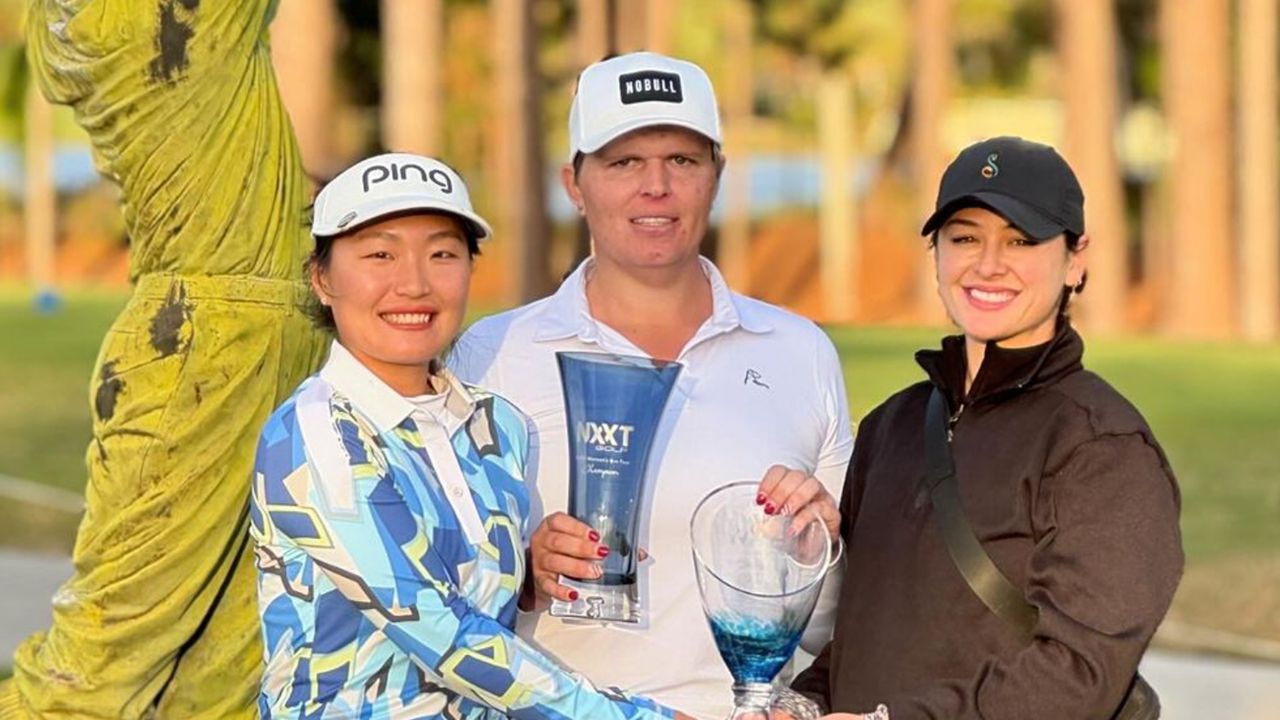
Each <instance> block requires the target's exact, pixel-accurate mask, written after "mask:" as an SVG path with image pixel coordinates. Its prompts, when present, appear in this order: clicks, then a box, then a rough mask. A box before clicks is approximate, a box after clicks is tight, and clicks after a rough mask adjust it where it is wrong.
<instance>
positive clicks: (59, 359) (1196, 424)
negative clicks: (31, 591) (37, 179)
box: [0, 287, 1280, 640]
mask: <svg viewBox="0 0 1280 720" xmlns="http://www.w3.org/2000/svg"><path fill="white" fill-rule="evenodd" d="M124 301H125V296H124V295H123V294H120V293H118V292H91V291H81V292H76V293H73V294H71V295H70V296H69V297H68V298H67V302H66V305H65V307H63V308H62V310H61V311H59V312H57V313H54V314H50V315H37V314H35V313H33V312H32V311H31V309H30V305H29V299H28V297H27V296H26V294H25V293H24V292H22V291H19V290H17V289H14V288H8V289H6V288H2V287H0V338H2V339H0V473H3V474H6V475H11V476H17V477H22V478H28V479H31V480H36V481H39V482H42V483H47V484H49V485H52V486H56V487H60V488H65V489H70V490H79V489H80V488H82V487H83V482H84V469H83V467H84V466H83V455H84V448H85V445H86V443H87V441H88V437H89V411H88V382H89V374H90V372H91V369H92V366H93V361H94V357H95V354H96V352H97V347H98V343H99V342H100V340H101V338H102V335H103V333H104V332H105V330H106V328H107V326H108V325H109V324H110V321H111V319H112V317H114V315H115V313H116V312H118V310H119V309H120V308H121V307H122V306H123V304H124ZM831 334H832V336H833V338H834V339H835V342H836V345H837V347H838V348H839V350H840V354H841V357H842V358H843V359H844V362H845V377H846V381H847V384H848V388H849V395H850V404H851V406H852V410H853V416H854V417H855V418H857V417H860V416H862V415H863V414H865V413H866V412H867V411H868V410H869V409H870V408H871V407H873V406H874V405H875V404H876V403H878V402H879V401H881V400H882V399H884V398H885V397H886V396H888V395H889V394H890V393H891V392H893V391H894V390H896V389H898V388H900V387H902V386H904V385H906V384H907V383H909V382H913V381H915V380H917V379H919V378H920V377H922V375H921V372H920V371H919V369H918V368H917V367H916V366H915V364H914V361H913V360H912V352H913V351H914V350H915V349H917V348H919V347H924V346H934V345H936V342H937V337H938V332H937V331H932V330H920V329H894V328H848V327H841V328H834V329H832V330H831ZM1086 362H1087V364H1088V365H1089V366H1090V367H1091V368H1092V369H1093V370H1095V371H1096V372H1098V373H1099V374H1101V375H1102V376H1103V377H1105V378H1107V379H1108V380H1110V381H1111V382H1112V384H1114V385H1115V386H1116V387H1117V388H1119V389H1120V390H1121V391H1122V392H1124V393H1125V394H1126V395H1127V396H1128V397H1129V398H1130V399H1131V400H1132V401H1133V402H1134V404H1135V405H1137V406H1138V407H1139V408H1140V409H1141V410H1142V412H1143V413H1144V414H1145V415H1146V417H1147V418H1148V420H1149V421H1150V422H1151V425H1152V426H1153V427H1154V428H1155V431H1156V434H1157V436H1158V437H1159V438H1160V440H1161V442H1162V443H1163V444H1164V446H1165V449H1166V451H1167V452H1168V454H1169V456H1170V458H1171V460H1172V462H1173V466H1174V468H1175V470H1176V471H1177V473H1178V477H1179V480H1180V482H1181V485H1182V491H1183V533H1184V542H1185V546H1186V549H1187V553H1188V557H1189V559H1190V561H1191V562H1190V564H1189V567H1188V575H1187V578H1186V581H1185V582H1184V585H1183V589H1182V591H1181V593H1180V597H1179V601H1178V603H1177V605H1176V606H1175V610H1174V615H1175V616H1177V617H1184V618H1189V619H1191V620H1194V621H1197V622H1202V623H1204V624H1209V625H1214V626H1217V627H1223V628H1225V629H1233V630H1240V631H1250V632H1255V633H1260V634H1264V635H1267V636H1270V637H1272V638H1274V639H1278V640H1280V346H1276V345H1271V346H1264V347H1259V346H1247V345H1238V344H1219V345H1214V344H1192V343H1173V342H1167V341H1159V340H1151V339H1127V340H1116V341H1105V342H1090V343H1089V344H1088V350H1087V355H1086ZM55 515H56V514H55ZM72 521H73V519H70V520H68V519H59V518H57V517H47V516H45V515H43V514H42V513H40V512H38V511H36V510H34V509H32V508H26V507H21V506H18V505H15V504H14V503H12V502H10V501H6V502H4V503H0V544H5V545H17V546H23V547H43V548H48V547H63V548H65V547H69V539H70V533H71V532H72V528H73V527H74V525H73V524H72ZM51 536H52V537H51ZM1223 588H1231V589H1232V590H1233V592H1231V593H1223V592H1222V589H1223ZM1224 598H1225V599H1224ZM1233 602H1234V603H1235V604H1234V605H1233V604H1232V603H1233Z"/></svg>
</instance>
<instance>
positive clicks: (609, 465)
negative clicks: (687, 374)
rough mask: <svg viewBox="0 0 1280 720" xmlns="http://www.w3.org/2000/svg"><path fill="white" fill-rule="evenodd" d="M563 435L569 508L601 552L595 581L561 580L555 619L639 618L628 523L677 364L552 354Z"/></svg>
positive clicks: (633, 521)
mask: <svg viewBox="0 0 1280 720" xmlns="http://www.w3.org/2000/svg"><path fill="white" fill-rule="evenodd" d="M556 362H557V363H558V364H559V368H560V381H561V385H562V388H563V390H564V404H565V417H566V420H567V423H568V435H569V514H570V515H572V516H573V517H575V518H577V519H579V520H581V521H583V522H584V523H586V524H587V525H590V526H591V527H592V528H594V529H595V530H596V531H597V532H599V533H600V542H601V543H603V544H604V545H606V546H607V547H608V548H609V556H608V557H606V558H604V559H603V560H601V561H600V564H601V565H602V569H603V571H604V573H603V576H602V577H600V578H598V579H591V580H588V579H577V578H562V579H561V582H563V583H564V584H566V585H568V586H570V587H572V588H574V589H575V590H577V591H578V599H577V600H574V601H573V602H566V601H563V600H555V601H553V602H552V604H551V614H552V615H555V616H558V617H572V618H582V619H587V620H604V621H613V622H629V623H634V622H639V621H640V619H641V611H642V609H641V607H640V600H639V588H638V587H637V586H636V552H635V551H636V529H637V523H638V521H639V512H638V510H639V507H640V502H641V500H642V498H643V497H644V492H645V488H644V480H645V468H646V466H647V465H648V460H649V451H650V450H651V448H652V446H653V441H654V437H655V436H656V434H657V429H658V421H659V419H661V417H662V412H663V408H664V407H666V404H667V398H668V397H669V396H670V394H671V389H672V387H674V386H675V381H676V377H677V376H678V375H679V373H680V368H681V366H680V365H679V364H678V363H660V362H657V361H655V360H653V359H651V358H647V357H639V356H630V355H613V354H607V353H577V352H558V353H556Z"/></svg>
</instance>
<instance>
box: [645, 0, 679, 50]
mask: <svg viewBox="0 0 1280 720" xmlns="http://www.w3.org/2000/svg"><path fill="white" fill-rule="evenodd" d="M645 10H646V17H645V46H644V49H645V50H651V51H653V52H656V53H662V54H663V55H670V54H671V40H672V36H674V35H675V31H676V16H677V15H679V12H680V2H679V0H649V1H648V3H646V8H645Z"/></svg>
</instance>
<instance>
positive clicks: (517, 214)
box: [490, 0, 552, 302]
mask: <svg viewBox="0 0 1280 720" xmlns="http://www.w3.org/2000/svg"><path fill="white" fill-rule="evenodd" d="M490 8H491V10H492V12H493V19H494V25H493V26H494V30H495V33H494V35H495V38H494V49H495V51H496V57H495V63H494V65H495V72H496V75H497V88H496V90H497V103H496V107H499V108H502V111H501V112H498V113H495V120H496V124H495V129H496V131H497V135H498V137H497V143H496V148H495V149H496V151H497V154H498V163H497V167H498V177H497V188H498V192H497V194H496V197H497V198H498V199H499V201H500V202H501V203H502V207H501V209H500V213H499V214H500V218H501V220H500V223H501V225H500V227H501V228H502V230H501V233H502V237H503V238H506V239H507V241H508V244H509V246H510V247H511V248H512V250H511V251H510V254H509V255H508V256H507V259H508V262H509V267H510V268H511V272H510V273H509V274H508V277H510V278H512V279H514V280H515V284H514V286H513V288H512V290H513V291H514V292H512V293H511V294H512V297H510V300H512V301H515V302H527V301H529V300H533V299H535V298H539V297H542V296H543V295H546V294H548V293H549V292H550V291H551V290H552V284H551V275H550V270H549V266H548V258H547V249H548V247H549V238H550V227H549V221H548V218H547V213H546V208H545V198H546V192H545V185H546V183H545V180H544V170H545V157H544V156H543V148H542V104H541V98H542V92H541V91H542V74H541V72H540V70H539V65H538V53H537V27H536V24H535V22H534V16H533V3H530V2H525V0H493V2H492V4H491V5H490Z"/></svg>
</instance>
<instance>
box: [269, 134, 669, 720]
mask: <svg viewBox="0 0 1280 720" xmlns="http://www.w3.org/2000/svg"><path fill="white" fill-rule="evenodd" d="M312 234H313V235H314V236H315V240H316V248H315V252H314V254H313V255H312V257H311V261H310V270H311V284H312V288H313V289H314V291H315V294H316V298H317V300H318V303H319V307H318V308H317V310H318V317H319V318H320V321H321V323H322V324H324V325H326V326H328V327H330V328H331V329H333V330H334V331H335V334H336V340H335V341H334V342H333V345H332V348H331V350H330V354H329V359H328V361H327V363H326V364H325V366H324V367H323V368H322V369H321V370H320V372H319V373H317V374H316V375H314V376H312V377H311V378H308V379H307V380H306V381H305V382H303V383H302V385H301V386H300V387H299V388H298V389H297V391H296V392H295V393H294V394H293V396H292V397H291V398H290V399H289V400H288V401H287V402H285V403H284V404H283V405H282V406H281V407H280V408H279V409H277V410H276V412H275V413H274V414H273V415H272V416H271V419H270V420H269V421H268V423H267V425H266V427H265V428H264V429H263V431H262V434H261V438H260V441H259V446H258V452H257V459H256V463H255V471H254V478H253V492H252V504H251V512H250V522H251V532H252V535H253V539H254V541H255V543H256V559H257V565H258V571H259V572H258V579H259V582H258V597H259V605H260V612H261V615H262V632H263V639H264V641H265V645H266V647H265V660H266V672H265V674H264V676H263V680H262V687H261V693H260V695H259V701H258V704H259V709H260V711H261V714H262V716H263V717H264V718H270V717H326V718H327V717H335V718H336V717H343V718H346V717H361V718H407V717H413V718H445V717H448V718H496V717H504V716H506V715H512V716H516V717H521V718H544V717H545V718H583V719H586V718H593V719H594V718H659V717H673V716H674V717H679V716H678V715H677V714H676V713H674V712H672V711H671V710H668V709H666V708H663V707H661V706H658V705H656V704H654V703H652V702H649V701H647V700H644V699H638V698H629V697H627V696H625V695H623V694H622V693H620V692H616V691H610V692H608V693H602V692H598V691H597V690H596V689H595V688H594V687H592V686H591V685H590V684H589V683H588V682H587V681H585V680H583V679H582V678H580V677H578V676H576V675H573V674H571V673H569V672H566V671H564V670H562V669H561V668H559V667H558V666H557V665H556V664H555V663H554V662H552V661H551V660H549V659H548V658H546V657H544V656H542V655H541V654H539V653H538V652H537V651H535V650H534V649H533V648H532V647H530V646H529V645H527V644H526V643H524V642H523V641H521V640H519V639H518V638H517V637H516V636H515V634H514V633H513V632H512V630H511V628H512V626H513V624H514V621H515V615H516V601H517V598H518V595H519V592H520V588H521V583H522V577H523V573H524V548H523V545H522V542H521V537H522V533H523V531H524V529H525V518H526V516H527V514H528V510H529V492H528V489H527V488H526V486H525V482H524V470H525V464H526V456H527V453H528V449H529V444H528V436H527V432H526V422H527V420H526V418H525V417H524V415H523V414H521V412H520V411H519V410H518V409H516V408H515V407H514V406H513V405H511V404H510V403H508V402H507V401H505V400H504V399H502V398H501V397H498V396H496V395H493V394H491V393H488V392H485V391H483V390H481V389H479V388H476V387H472V386H467V385H464V384H463V383H461V382H460V381H458V380H457V379H456V378H455V377H454V376H453V375H452V374H451V373H450V372H449V371H448V370H447V369H445V368H444V366H443V365H442V364H441V362H440V355H441V353H442V352H443V351H444V350H445V349H446V348H447V347H448V346H449V344H450V343H451V342H452V341H453V339H454V336H455V335H456V334H457V332H458V329H459V327H460V326H461V324H462V320H463V314H464V311H465V308H466V300H467V291H468V285H469V282H470V279H471V271H472V261H473V258H474V257H475V255H476V254H477V253H478V252H479V242H480V241H482V240H484V239H486V238H488V237H489V236H490V234H491V232H490V229H489V225H488V224H487V223H486V222H485V221H484V219H483V218H481V217H480V216H479V215H477V214H476V213H475V212H474V211H473V210H472V208H471V203H470V200H469V198H468V193H467V187H466V185H465V184H464V183H463V180H462V178H461V177H459V176H458V175H457V173H455V172H454V171H453V170H452V169H451V168H449V167H448V166H446V165H444V164H443V163H440V162H438V161H436V160H432V159H430V158H425V157H420V156H415V155H408V154H385V155H379V156H376V157H372V158H369V159H366V160H363V161H361V162H359V163H357V164H355V165H354V166H352V167H350V168H348V169H347V170H345V171H344V172H342V173H341V174H340V175H339V176H338V177H337V178H335V179H334V180H333V181H332V182H331V183H329V184H328V185H327V186H325V187H324V189H323V190H321V192H320V194H319V195H318V196H317V198H316V203H315V208H314V218H313V222H312Z"/></svg>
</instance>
